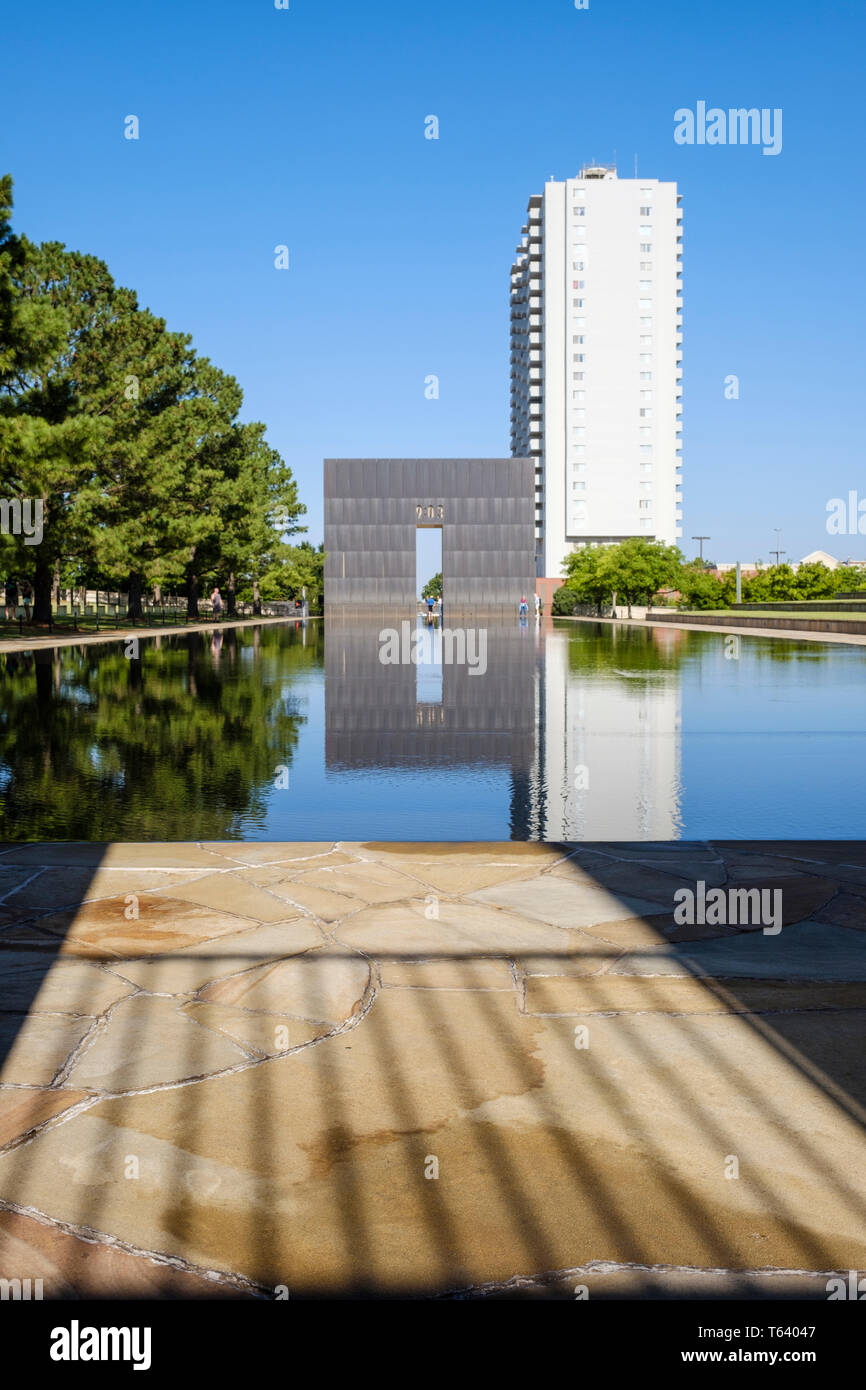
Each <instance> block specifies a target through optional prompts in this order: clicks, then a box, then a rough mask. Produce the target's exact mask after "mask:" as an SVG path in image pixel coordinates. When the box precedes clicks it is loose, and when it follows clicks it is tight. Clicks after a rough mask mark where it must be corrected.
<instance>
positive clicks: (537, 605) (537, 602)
mask: <svg viewBox="0 0 866 1390" xmlns="http://www.w3.org/2000/svg"><path fill="white" fill-rule="evenodd" d="M535 616H536V618H540V617H541V599H540V598H539V597H538V594H536V595H535Z"/></svg>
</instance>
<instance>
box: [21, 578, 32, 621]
mask: <svg viewBox="0 0 866 1390" xmlns="http://www.w3.org/2000/svg"><path fill="white" fill-rule="evenodd" d="M21 602H22V603H23V604H24V621H25V623H29V622H30V605H31V603H32V602H33V586H32V584H31V583H30V580H29V579H25V580H24V583H23V584H22V585H21Z"/></svg>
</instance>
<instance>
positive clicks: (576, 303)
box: [574, 299, 584, 322]
mask: <svg viewBox="0 0 866 1390" xmlns="http://www.w3.org/2000/svg"><path fill="white" fill-rule="evenodd" d="M583 305H584V301H583V300H582V299H576V300H575V301H574V307H575V309H582V308H583ZM581 322H583V320H581Z"/></svg>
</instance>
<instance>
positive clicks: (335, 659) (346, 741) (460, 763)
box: [325, 618, 538, 839]
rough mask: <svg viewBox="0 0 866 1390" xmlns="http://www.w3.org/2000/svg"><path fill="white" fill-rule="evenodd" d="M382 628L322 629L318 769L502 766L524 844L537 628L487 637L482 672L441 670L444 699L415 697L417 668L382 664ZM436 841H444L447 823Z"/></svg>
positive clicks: (505, 627) (460, 667)
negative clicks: (322, 755)
mask: <svg viewBox="0 0 866 1390" xmlns="http://www.w3.org/2000/svg"><path fill="white" fill-rule="evenodd" d="M381 633H382V629H381V628H380V627H379V625H378V624H377V623H369V622H367V623H364V622H363V621H362V622H358V623H353V624H351V625H342V624H340V623H336V622H332V623H330V624H326V627H325V765H326V767H327V769H328V771H329V772H350V771H358V770H361V769H367V768H377V769H387V768H399V767H403V768H414V769H424V768H429V769H431V770H432V769H434V768H455V767H467V766H474V767H477V768H478V769H479V770H481V769H485V768H486V769H495V768H501V769H503V770H504V771H506V772H507V773H508V774H509V777H510V782H511V821H512V835H513V836H514V837H515V838H518V839H520V838H528V837H529V835H530V833H531V832H530V829H529V823H528V817H529V814H530V806H531V803H532V798H531V796H530V794H529V782H530V777H531V770H532V767H533V762H534V758H535V744H536V717H537V708H536V677H537V660H538V648H537V642H536V632H535V624H534V622H532V623H531V624H523V625H521V624H520V623H519V622H518V620H517V619H516V618H512V620H511V621H510V622H508V623H505V622H503V623H501V624H499V625H496V626H491V627H490V628H489V630H488V632H487V639H488V640H487V650H486V669H485V670H484V674H483V675H481V674H478V675H473V674H472V673H471V668H470V667H469V666H468V665H466V664H460V663H454V664H446V665H445V666H444V667H443V671H442V697H441V700H440V701H439V702H437V703H423V702H419V700H418V690H417V684H416V675H417V670H416V667H415V666H414V665H413V664H412V663H411V662H405V663H403V662H401V663H399V664H397V665H385V664H383V662H382V661H381V659H380V653H381V649H382V638H381ZM442 834H443V837H444V838H446V839H447V838H448V835H447V827H443V831H442Z"/></svg>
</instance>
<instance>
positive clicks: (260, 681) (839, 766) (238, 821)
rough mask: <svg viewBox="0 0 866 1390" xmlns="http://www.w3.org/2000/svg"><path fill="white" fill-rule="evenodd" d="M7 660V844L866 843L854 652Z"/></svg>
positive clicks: (284, 636)
mask: <svg viewBox="0 0 866 1390" xmlns="http://www.w3.org/2000/svg"><path fill="white" fill-rule="evenodd" d="M139 650H140V659H139V660H130V659H127V658H126V656H125V655H124V644H123V643H122V642H111V643H105V644H99V645H92V646H80V647H60V648H55V649H44V650H41V651H36V652H31V653H24V652H20V653H19V652H15V653H12V654H5V655H0V838H2V839H3V840H5V841H17V840H36V839H40V840H49V839H70V840H191V839H194V840H221V839H234V838H237V839H267V840H319V839H358V840H371V839H379V840H425V839H430V840H462V839H466V840H470V839H491V840H493V839H520V840H522V839H548V840H557V839H618V840H646V839H649V840H669V839H696V838H705V837H715V838H718V839H745V838H759V839H775V838H787V839H798V838H803V839H811V838H851V839H853V838H862V837H864V836H866V779H864V754H866V699H864V692H866V648H863V647H856V646H844V645H835V644H829V643H828V644H824V643H819V642H793V641H781V640H777V639H771V638H762V637H744V638H741V640H740V645H739V655H738V656H735V655H732V654H731V653H730V643H728V644H727V646H726V640H725V638H724V637H723V636H722V635H720V634H715V633H708V632H701V631H693V632H677V631H674V630H671V629H668V628H664V627H657V628H628V627H625V626H623V627H613V626H611V625H608V624H601V623H599V624H595V623H568V622H555V621H554V622H553V623H551V622H550V621H549V620H548V621H547V622H546V623H542V624H541V625H537V624H536V622H535V621H534V619H530V620H529V621H527V622H525V623H523V624H520V623H518V622H515V623H514V625H513V626H503V627H500V628H490V629H488V630H487V633H486V641H485V646H484V651H483V661H482V660H481V656H482V653H481V650H480V648H479V647H478V646H477V645H476V648H475V650H474V653H470V654H471V655H473V658H474V660H473V662H472V663H470V662H469V661H463V662H462V663H458V662H454V661H452V662H449V661H448V659H447V658H448V655H449V654H450V655H454V653H448V652H443V651H442V650H441V648H440V649H437V647H436V644H433V645H432V646H431V647H430V648H428V649H427V650H426V651H424V652H423V653H422V661H421V662H420V663H419V664H418V665H414V664H413V663H412V662H411V661H409V660H405V661H404V660H396V661H393V662H391V663H387V664H386V663H383V661H382V659H381V656H382V650H383V647H382V641H381V639H380V632H379V629H378V627H377V628H375V629H373V628H366V627H361V626H358V627H353V628H337V627H328V629H327V631H324V630H323V624H322V623H321V622H315V621H313V622H310V623H307V624H295V623H286V624H280V625H275V626H266V627H261V628H238V629H232V628H223V629H221V630H219V631H215V632H214V634H213V635H211V634H210V633H197V634H191V635H186V636H179V635H177V636H169V635H166V636H164V637H158V638H152V639H148V640H141V642H140V644H139Z"/></svg>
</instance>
